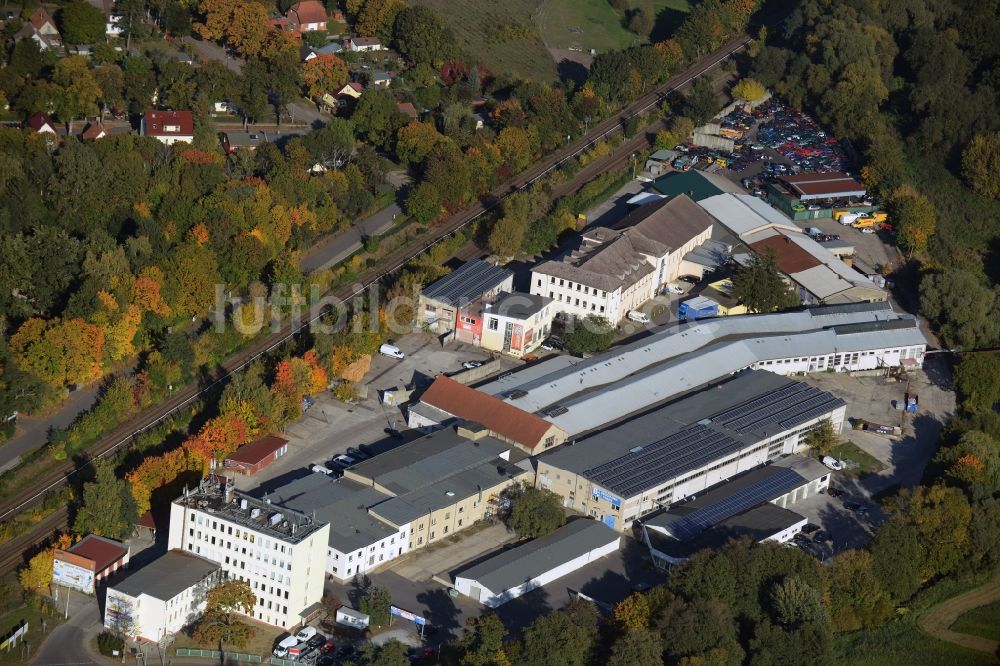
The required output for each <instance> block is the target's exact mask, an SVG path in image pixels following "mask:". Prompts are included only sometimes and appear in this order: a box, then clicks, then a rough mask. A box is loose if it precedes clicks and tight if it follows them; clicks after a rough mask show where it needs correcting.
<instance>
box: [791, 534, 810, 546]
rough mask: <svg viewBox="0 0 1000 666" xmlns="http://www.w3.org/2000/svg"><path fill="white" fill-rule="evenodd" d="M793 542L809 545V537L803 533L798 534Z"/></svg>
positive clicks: (793, 538)
mask: <svg viewBox="0 0 1000 666" xmlns="http://www.w3.org/2000/svg"><path fill="white" fill-rule="evenodd" d="M792 541H794V542H795V543H801V544H807V543H809V537H807V536H806V535H805V534H803V533H802V532H797V533H796V534H795V536H793V537H792Z"/></svg>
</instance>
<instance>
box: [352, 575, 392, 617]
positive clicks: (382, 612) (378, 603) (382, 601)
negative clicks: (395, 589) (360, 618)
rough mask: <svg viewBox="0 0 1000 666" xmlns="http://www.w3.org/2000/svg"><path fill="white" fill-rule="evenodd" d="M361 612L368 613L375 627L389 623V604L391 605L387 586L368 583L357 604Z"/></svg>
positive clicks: (390, 596)
mask: <svg viewBox="0 0 1000 666" xmlns="http://www.w3.org/2000/svg"><path fill="white" fill-rule="evenodd" d="M358 605H359V608H360V610H361V612H362V613H365V614H366V615H368V617H369V619H370V620H371V623H372V624H374V625H375V626H376V627H385V626H388V625H389V606H391V605H392V594H391V593H390V592H389V588H387V587H379V586H378V585H369V586H368V589H366V590H365V592H364V594H363V595H362V596H361V601H360V603H359V604H358Z"/></svg>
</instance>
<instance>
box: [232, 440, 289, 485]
mask: <svg viewBox="0 0 1000 666" xmlns="http://www.w3.org/2000/svg"><path fill="white" fill-rule="evenodd" d="M286 453H288V440H287V439H285V438H283V437H278V436H277V435H268V436H267V437H263V438H261V439H258V440H256V441H254V442H250V443H249V444H246V445H244V446H241V447H240V448H238V449H236V451H235V452H233V453H232V454H231V455H230V456H229V457H228V458H226V461H225V463H223V464H224V466H225V467H226V469H232V470H235V471H237V472H239V473H241V474H245V475H247V476H252V475H254V474H256V473H257V472H259V471H260V470H262V469H264V468H265V467H267V466H268V465H270V464H271V463H273V462H274V461H275V460H277V459H278V458H280V457H281V456H283V455H285V454H286Z"/></svg>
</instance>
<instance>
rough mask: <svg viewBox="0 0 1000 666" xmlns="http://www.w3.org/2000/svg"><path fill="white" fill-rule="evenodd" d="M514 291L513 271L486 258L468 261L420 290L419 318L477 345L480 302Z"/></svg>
mask: <svg viewBox="0 0 1000 666" xmlns="http://www.w3.org/2000/svg"><path fill="white" fill-rule="evenodd" d="M513 290H514V274H513V273H512V272H510V271H509V270H507V269H506V268H501V267H499V266H494V265H493V264H489V263H487V262H485V261H481V260H478V259H477V260H475V261H468V262H466V263H464V264H462V265H461V266H459V267H458V268H457V269H456V270H455V271H453V272H451V273H449V274H448V275H445V276H444V277H443V278H441V279H439V280H436V281H435V282H432V283H431V284H429V285H428V286H426V287H424V289H423V291H421V292H420V302H419V304H418V308H417V312H418V317H417V319H418V321H419V323H420V324H421V325H423V326H425V327H426V328H427V329H428V330H429V331H431V332H432V333H438V334H445V333H453V334H454V336H455V339H457V340H459V341H460V342H468V343H471V344H478V343H479V340H478V338H479V337H481V335H482V327H483V319H482V314H481V310H482V308H481V305H480V304H481V303H489V302H492V301H493V300H495V299H496V297H497V296H499V295H500V294H501V293H504V292H510V291H513Z"/></svg>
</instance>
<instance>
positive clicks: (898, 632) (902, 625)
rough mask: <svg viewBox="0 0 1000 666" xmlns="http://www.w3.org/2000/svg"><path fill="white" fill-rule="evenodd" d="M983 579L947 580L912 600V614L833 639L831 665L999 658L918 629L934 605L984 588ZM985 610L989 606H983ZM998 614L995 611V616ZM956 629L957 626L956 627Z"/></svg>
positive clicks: (910, 665) (907, 665) (979, 662)
mask: <svg viewBox="0 0 1000 666" xmlns="http://www.w3.org/2000/svg"><path fill="white" fill-rule="evenodd" d="M983 582H984V581H982V580H964V581H950V580H948V581H944V582H942V583H939V584H937V585H935V586H933V587H931V588H929V589H927V590H925V591H923V592H920V593H919V594H918V595H917V596H916V598H915V599H914V600H913V601H912V603H911V605H910V608H909V612H908V613H906V614H905V615H902V616H901V617H899V618H897V619H895V620H892V621H890V622H889V623H888V624H886V625H884V626H882V627H879V628H878V629H873V630H871V631H856V632H853V633H849V634H841V635H838V636H835V637H834V640H833V651H832V654H831V657H832V658H831V660H830V661H831V663H834V664H837V666H925V665H926V666H938V665H939V664H961V665H962V666H986V664H996V657H994V656H992V655H989V654H985V653H983V652H976V651H975V650H968V649H966V648H963V647H959V646H958V645H954V644H952V643H947V642H945V641H940V640H938V639H936V638H933V637H932V636H930V635H928V634H926V633H924V632H923V631H921V630H920V627H918V626H917V620H918V618H919V617H920V616H921V615H922V614H923V613H925V612H927V611H928V610H929V609H930V608H931V607H933V606H934V605H935V604H937V603H939V602H941V601H944V600H946V599H950V598H951V597H954V596H957V595H959V594H962V593H963V592H966V591H968V590H971V589H972V588H974V587H976V586H978V585H981V584H982V583H983ZM984 608H986V607H984ZM993 617H996V613H995V612H994V616H993ZM956 626H957V625H956Z"/></svg>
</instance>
